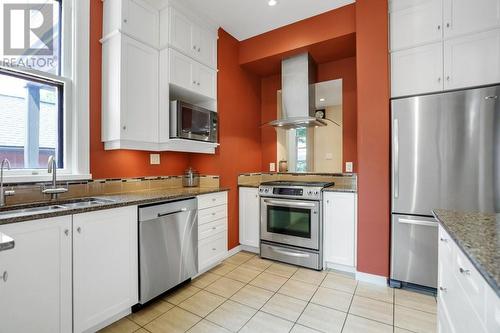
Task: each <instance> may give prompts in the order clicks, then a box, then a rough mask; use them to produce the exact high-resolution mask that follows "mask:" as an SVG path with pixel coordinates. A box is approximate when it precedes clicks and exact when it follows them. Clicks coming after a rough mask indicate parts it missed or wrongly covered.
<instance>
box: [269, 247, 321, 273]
mask: <svg viewBox="0 0 500 333" xmlns="http://www.w3.org/2000/svg"><path fill="white" fill-rule="evenodd" d="M260 256H261V257H262V258H267V259H271V260H277V261H281V262H285V263H288V264H292V265H297V266H302V267H307V268H311V269H315V270H321V269H323V258H322V257H321V255H320V252H318V251H314V250H306V249H299V248H296V247H289V246H286V245H280V244H274V243H269V242H264V241H261V243H260Z"/></svg>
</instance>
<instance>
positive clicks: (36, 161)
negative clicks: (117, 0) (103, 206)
mask: <svg viewBox="0 0 500 333" xmlns="http://www.w3.org/2000/svg"><path fill="white" fill-rule="evenodd" d="M89 5H90V3H89V0H4V1H2V3H1V5H0V6H1V8H0V11H1V12H0V15H1V17H2V18H4V23H3V36H1V37H2V38H3V40H2V43H0V44H2V45H1V46H0V49H1V50H2V52H1V56H2V58H1V59H0V120H1V121H0V159H4V158H8V159H9V160H10V162H11V166H12V169H11V170H8V171H6V172H5V175H6V181H7V182H32V181H45V180H49V179H50V175H48V173H47V161H48V157H49V156H50V155H53V156H54V157H55V158H56V160H57V167H58V169H59V170H58V176H59V177H58V178H60V179H59V180H63V179H66V180H71V179H88V178H90V174H89V142H88V141H89V123H88V75H89V53H88V49H89V47H88V45H89V44H88V43H89V8H90V7H89ZM2 47H3V48H2Z"/></svg>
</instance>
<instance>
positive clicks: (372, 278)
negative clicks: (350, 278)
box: [356, 271, 387, 286]
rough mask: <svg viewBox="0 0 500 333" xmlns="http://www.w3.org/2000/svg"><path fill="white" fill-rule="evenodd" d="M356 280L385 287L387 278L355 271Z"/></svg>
mask: <svg viewBox="0 0 500 333" xmlns="http://www.w3.org/2000/svg"><path fill="white" fill-rule="evenodd" d="M356 280H358V281H362V282H368V283H371V284H376V285H379V286H387V277H385V276H380V275H374V274H369V273H363V272H359V271H356Z"/></svg>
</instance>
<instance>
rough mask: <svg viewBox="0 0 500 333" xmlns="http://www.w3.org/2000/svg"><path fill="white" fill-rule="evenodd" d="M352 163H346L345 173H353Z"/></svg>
mask: <svg viewBox="0 0 500 333" xmlns="http://www.w3.org/2000/svg"><path fill="white" fill-rule="evenodd" d="M352 169H353V167H352V162H345V172H352Z"/></svg>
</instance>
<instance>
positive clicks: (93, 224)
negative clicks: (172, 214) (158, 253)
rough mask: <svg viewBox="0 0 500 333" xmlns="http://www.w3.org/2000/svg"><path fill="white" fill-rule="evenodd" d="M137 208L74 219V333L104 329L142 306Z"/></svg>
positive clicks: (93, 213) (121, 209)
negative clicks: (135, 307)
mask: <svg viewBox="0 0 500 333" xmlns="http://www.w3.org/2000/svg"><path fill="white" fill-rule="evenodd" d="M137 232H138V231H137V207H136V206H130V207H124V208H117V209H110V210H101V211H96V212H89V213H83V214H78V215H74V216H73V283H74V285H73V293H74V299H73V318H74V332H85V331H89V330H95V329H99V328H102V326H105V324H107V323H109V321H113V320H115V319H118V318H119V317H120V316H124V315H125V314H124V313H126V312H130V307H131V306H132V305H134V304H136V303H137V301H138V247H137V246H138V236H137Z"/></svg>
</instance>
